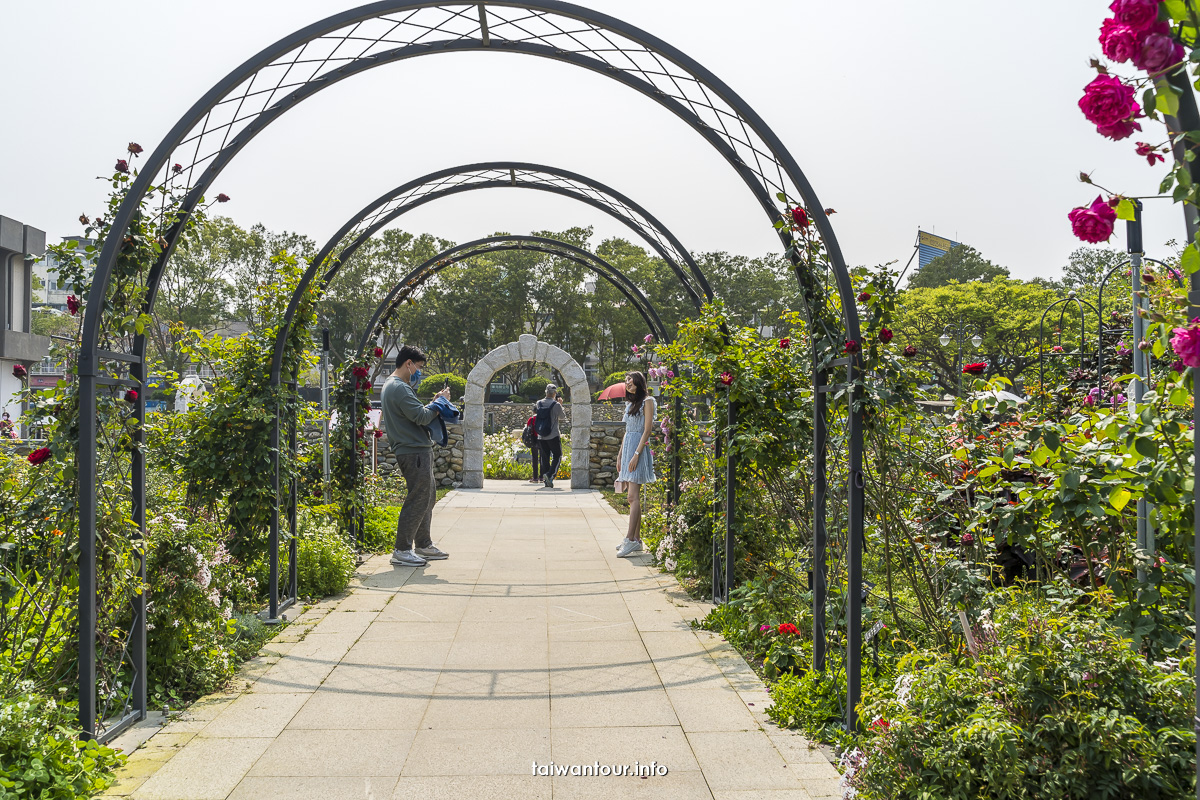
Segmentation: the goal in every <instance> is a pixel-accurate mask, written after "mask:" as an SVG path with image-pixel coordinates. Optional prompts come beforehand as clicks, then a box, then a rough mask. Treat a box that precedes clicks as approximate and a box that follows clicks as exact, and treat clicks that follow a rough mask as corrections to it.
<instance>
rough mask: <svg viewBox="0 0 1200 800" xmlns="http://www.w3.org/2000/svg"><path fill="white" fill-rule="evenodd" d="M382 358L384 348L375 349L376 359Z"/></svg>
mask: <svg viewBox="0 0 1200 800" xmlns="http://www.w3.org/2000/svg"><path fill="white" fill-rule="evenodd" d="M382 356H383V348H382V347H376V348H375V357H376V358H380V357H382Z"/></svg>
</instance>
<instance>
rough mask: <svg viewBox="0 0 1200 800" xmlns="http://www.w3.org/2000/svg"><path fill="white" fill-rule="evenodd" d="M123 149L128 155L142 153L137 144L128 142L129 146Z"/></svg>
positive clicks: (140, 147)
mask: <svg viewBox="0 0 1200 800" xmlns="http://www.w3.org/2000/svg"><path fill="white" fill-rule="evenodd" d="M125 149H126V150H128V151H129V152H130V153H132V154H133V155H135V156H136V155H137V154H138V153H140V152H142V146H141V145H140V144H138V143H137V142H130V143H129V146H128V147H126V148H125Z"/></svg>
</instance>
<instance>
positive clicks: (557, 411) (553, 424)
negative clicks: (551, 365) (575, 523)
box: [533, 383, 563, 489]
mask: <svg viewBox="0 0 1200 800" xmlns="http://www.w3.org/2000/svg"><path fill="white" fill-rule="evenodd" d="M562 413H563V410H562V398H561V397H559V396H558V387H557V386H555V385H554V384H553V383H549V384H546V396H545V397H543V398H542V399H541V400H538V401H537V403H535V404H534V406H533V418H534V432H535V433H537V437H538V448H539V449H540V450H541V451H542V452H541V455H542V482H543V483H544V484H545V485H546V488H547V489H553V488H554V478H555V476H556V475H558V465H559V464H560V463H561V462H562V433H561V432H560V431H559V427H558V423H559V420H561V419H562Z"/></svg>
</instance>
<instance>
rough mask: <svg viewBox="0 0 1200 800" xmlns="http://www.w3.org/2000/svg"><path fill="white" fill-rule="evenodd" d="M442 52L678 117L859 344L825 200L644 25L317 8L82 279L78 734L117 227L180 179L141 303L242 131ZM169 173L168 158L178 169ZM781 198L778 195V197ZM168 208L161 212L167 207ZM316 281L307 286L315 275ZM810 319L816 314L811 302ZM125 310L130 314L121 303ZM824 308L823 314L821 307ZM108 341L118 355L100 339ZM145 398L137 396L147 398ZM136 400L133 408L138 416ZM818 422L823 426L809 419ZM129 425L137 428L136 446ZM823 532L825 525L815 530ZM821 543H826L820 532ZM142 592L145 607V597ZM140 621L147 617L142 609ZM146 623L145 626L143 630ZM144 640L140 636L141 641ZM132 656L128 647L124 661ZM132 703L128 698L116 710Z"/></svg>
mask: <svg viewBox="0 0 1200 800" xmlns="http://www.w3.org/2000/svg"><path fill="white" fill-rule="evenodd" d="M439 52H511V53H521V54H526V55H535V56H540V57H544V58H549V59H552V60H556V61H560V62H564V63H570V64H574V65H576V66H581V67H583V68H585V69H589V70H592V71H595V72H597V73H599V74H602V75H606V76H608V77H610V78H612V79H613V80H616V81H618V82H620V83H623V84H625V85H626V86H629V87H631V88H633V89H635V90H637V91H639V92H641V93H642V94H644V95H645V96H647V97H649V98H651V99H653V100H655V101H656V102H658V103H659V104H660V105H662V106H663V107H665V108H666V109H668V110H669V111H671V112H672V113H674V114H675V115H676V116H678V117H679V118H680V119H682V120H683V121H684V122H686V123H687V124H688V125H689V126H691V127H692V129H693V130H695V131H696V132H697V133H699V134H700V135H701V136H702V137H704V139H705V140H706V141H708V143H709V144H710V145H711V146H712V147H713V148H714V149H716V150H717V151H718V152H719V153H721V155H722V156H723V157H724V158H725V159H726V161H727V162H728V163H729V164H730V166H732V167H733V168H734V170H735V171H736V172H737V173H738V174H739V175H740V176H741V177H742V179H743V181H744V182H745V183H746V184H747V186H748V187H749V189H750V191H751V193H752V195H753V196H754V197H755V199H756V200H757V201H758V203H759V204H760V205H761V206H762V208H763V210H764V211H765V212H766V214H767V216H768V218H769V219H770V220H771V222H772V223H777V222H780V221H781V220H783V215H782V213H781V206H780V205H779V203H782V204H783V206H782V207H783V208H786V207H788V206H792V205H803V206H805V207H807V208H808V209H809V210H810V212H814V211H815V212H816V213H810V217H811V219H812V224H813V226H814V227H815V229H816V231H817V233H818V234H819V235H820V238H821V239H822V242H823V245H824V248H825V253H826V260H827V262H828V267H827V269H828V272H827V277H829V278H831V279H832V281H833V284H834V286H835V287H836V290H837V293H838V295H839V296H840V298H841V301H842V302H841V303H840V304H838V311H837V312H836V313H837V315H838V317H839V318H838V319H834V320H833V322H834V324H836V325H838V326H839V327H840V331H830V330H829V328H828V321H829V320H830V317H829V316H828V313H833V312H832V311H829V307H828V306H826V305H825V295H826V291H825V287H824V285H823V284H822V282H821V280H820V279H819V277H818V276H816V275H814V274H813V272H812V271H811V265H810V264H809V263H807V261H806V256H805V255H803V254H802V253H801V252H800V248H799V247H796V246H795V244H796V242H794V240H793V234H792V233H791V231H790V229H789V228H788V227H787V226H786V225H784V226H783V227H781V228H780V237H781V240H782V242H783V244H784V246H785V247H786V248H788V251H789V255H790V256H791V258H792V261H793V264H794V265H795V268H796V276H797V280H798V282H799V284H800V287H801V289H802V291H803V294H804V297H805V301H806V303H807V304H808V306H809V310H810V319H811V321H812V322H813V324H814V325H815V326H821V327H822V328H823V329H824V332H825V333H826V334H827V335H835V336H836V335H842V334H844V335H845V337H846V338H847V339H850V340H855V341H858V340H860V339H861V334H860V327H859V319H858V313H857V309H856V307H855V303H854V302H853V287H852V284H851V280H850V274H849V271H848V270H847V268H846V264H845V260H844V258H843V256H842V253H841V249H840V246H839V244H838V241H837V237H836V236H835V234H834V231H833V227H832V225H831V224H830V222H829V220H828V219H827V218H826V216H825V215H824V214H822V213H820V210H821V209H822V205H821V203H820V201H819V199H818V197H817V195H816V193H815V191H814V190H813V188H812V186H811V185H810V184H809V182H808V179H807V178H806V177H805V175H804V173H803V172H802V171H801V170H800V167H799V165H798V164H797V163H796V161H795V159H794V158H793V157H792V155H791V154H790V153H789V152H788V151H787V149H786V148H785V147H784V146H783V144H782V142H781V141H780V140H779V138H778V137H777V136H776V135H775V133H774V132H773V131H772V130H771V129H770V128H769V127H768V126H767V125H766V123H765V122H764V121H763V120H762V119H761V118H760V117H759V116H758V114H757V113H756V112H754V110H753V109H751V108H750V107H749V105H747V104H746V103H745V101H743V100H742V99H741V97H739V96H738V95H737V94H736V93H735V92H734V91H733V90H732V89H730V88H729V87H728V86H727V85H725V84H724V83H723V82H722V81H720V80H719V79H718V78H717V77H716V76H714V75H713V74H712V73H710V72H709V71H708V70H706V69H705V68H704V67H702V66H701V65H700V64H699V63H697V62H696V61H694V60H693V59H691V58H690V57H688V56H687V55H685V54H684V53H682V52H681V51H679V50H677V49H676V48H674V47H672V46H671V45H669V44H667V43H666V42H664V41H662V40H661V39H658V38H657V37H655V36H652V35H651V34H649V33H646V32H645V31H642V30H640V29H638V28H636V27H633V26H631V25H628V24H626V23H624V22H622V21H620V20H618V19H615V18H613V17H610V16H608V15H605V14H600V13H597V12H594V11H591V10H589V9H585V8H582V7H579V6H575V5H571V4H569V3H564V2H559V0H485V1H484V2H476V3H465V2H448V1H442V2H439V1H438V0H423V1H418V2H402V1H401V0H381V1H380V2H375V3H371V4H368V5H364V6H361V7H359V8H355V9H351V10H348V11H345V12H342V13H340V14H336V15H333V16H331V17H328V18H326V19H324V20H322V21H320V22H317V23H314V24H312V25H310V26H308V27H306V28H303V29H301V30H299V31H297V32H295V33H293V34H291V35H290V36H287V37H285V38H283V39H281V40H280V41H278V42H276V43H275V44H273V45H271V46H269V47H267V48H265V49H264V50H263V51H261V52H260V53H258V54H257V55H256V56H254V57H252V58H251V59H249V60H248V61H246V62H245V63H243V64H242V65H241V66H239V67H238V68H236V69H235V70H233V71H232V72H231V73H229V75H227V76H226V77H225V78H224V79H222V80H221V81H220V82H218V83H217V84H216V85H215V86H214V87H213V88H212V89H211V90H209V92H208V93H206V94H205V95H204V96H203V97H202V98H201V99H200V100H199V101H198V102H197V103H196V104H195V105H193V106H192V108H191V109H189V110H188V112H187V113H186V114H184V116H183V117H182V118H181V119H180V120H179V121H178V122H177V123H176V124H175V126H174V127H173V128H172V129H171V131H170V132H169V133H168V134H167V136H166V137H165V138H164V140H163V141H162V142H161V143H160V144H159V145H158V146H157V147H156V148H155V149H154V151H153V153H152V154H151V155H150V156H149V158H147V159H146V161H145V162H144V164H145V166H144V168H143V169H142V170H141V171H140V173H139V174H138V175H137V176H136V177H135V178H134V180H133V181H132V182H131V183H130V185H129V188H128V190H127V192H126V195H125V197H124V199H123V201H122V203H121V205H120V207H119V208H118V209H117V211H116V213H115V214H114V215H113V218H112V224H111V232H112V233H111V235H109V236H108V237H107V238H106V240H105V243H104V246H103V248H102V250H101V253H100V255H99V258H98V259H97V263H96V268H95V271H94V276H93V283H92V288H91V290H90V292H89V302H88V304H87V309H86V312H85V315H84V321H83V340H82V344H81V348H80V354H79V366H78V374H79V379H80V410H79V413H80V420H81V432H80V433H81V435H80V448H79V481H80V484H81V487H83V488H82V490H81V492H80V500H79V511H80V538H81V554H80V563H81V570H80V644H81V652H80V705H79V709H80V722H81V726H82V727H83V730H84V736H85V737H93V736H95V734H96V722H97V720H96V702H95V699H96V698H95V685H94V684H95V639H94V632H95V628H96V608H95V592H96V580H95V531H96V510H97V502H96V454H97V422H96V409H97V394H96V392H97V387H98V386H104V385H112V382H113V381H116V380H122V379H124V377H123V376H124V375H125V374H126V372H127V373H128V375H129V376H130V377H131V378H132V380H133V382H134V383H137V384H144V381H145V378H146V376H145V370H144V355H145V348H146V340H145V336H144V335H138V336H137V337H135V338H134V340H133V343H132V348H131V349H132V352H119V351H118V350H119V349H120V347H122V346H123V345H121V344H120V343H119V342H117V341H116V340H118V339H119V338H120V337H118V336H117V335H116V333H115V332H114V331H111V330H109V329H108V328H107V325H108V322H109V320H108V316H107V315H106V314H105V298H106V297H107V296H108V292H109V284H110V280H111V278H112V274H113V271H114V269H115V266H116V264H117V261H118V257H119V255H120V249H121V246H122V239H123V233H124V232H125V231H126V230H127V229H128V228H129V226H130V224H131V222H132V221H133V220H134V218H135V215H137V214H139V213H141V204H142V202H143V200H144V199H145V198H146V196H147V194H148V192H149V191H150V189H151V187H152V186H158V187H166V188H168V189H174V188H182V189H185V190H186V192H185V193H184V195H183V199H182V201H180V202H179V203H178V205H177V206H172V207H169V208H168V207H163V208H162V209H160V211H159V213H160V215H162V217H164V218H165V219H166V221H167V222H170V223H171V227H170V228H169V229H168V230H167V233H166V234H165V237H164V238H165V245H166V246H165V247H164V248H163V252H162V254H161V256H160V258H159V259H158V261H157V262H156V263H155V264H154V265H153V267H152V268H151V269H150V270H149V272H148V275H147V279H146V280H147V283H146V295H145V298H146V299H145V302H144V305H143V308H142V311H148V310H149V309H150V308H151V307H152V306H153V304H154V301H155V298H156V295H157V290H158V287H159V283H160V281H161V278H162V275H163V272H164V270H165V268H166V265H167V262H168V260H169V258H170V256H171V253H172V252H173V249H174V247H175V244H176V243H177V241H178V237H179V235H180V233H181V232H182V230H183V226H184V224H185V220H186V218H187V217H188V216H189V215H191V214H192V212H193V211H194V210H195V208H196V207H197V205H198V204H199V202H200V201H201V199H202V198H203V195H204V194H205V193H206V192H207V190H208V188H209V186H210V185H211V184H212V182H213V181H214V180H215V179H216V177H217V176H218V175H219V174H220V173H221V171H222V170H223V169H224V167H225V166H226V165H227V164H228V163H229V162H230V161H231V160H232V159H233V157H234V156H236V154H237V153H238V152H240V151H241V149H242V148H243V147H245V145H246V144H247V143H249V142H250V141H251V140H252V139H253V138H254V136H256V135H257V134H258V133H259V132H261V131H262V130H263V129H265V128H266V127H267V126H268V125H269V124H270V123H271V122H273V121H275V120H276V119H278V118H279V116H281V115H282V114H283V113H285V112H286V111H287V110H288V109H290V108H291V107H293V106H295V105H296V104H298V103H300V102H302V101H303V100H304V99H306V98H308V97H310V96H312V95H313V94H315V93H316V92H318V91H320V90H321V89H323V88H325V87H327V86H331V85H333V84H334V83H337V82H338V81H340V80H342V79H344V78H347V77H350V76H351V75H354V74H357V73H360V72H363V71H365V70H367V69H370V68H373V67H375V66H379V65H382V64H386V63H392V62H396V61H400V60H403V59H406V58H412V57H415V56H419V55H427V54H432V53H439ZM175 167H178V169H176V168H175ZM777 198H778V202H777ZM167 215H170V216H169V217H168V216H167ZM311 279H312V275H307V276H306V280H308V281H311ZM814 306H815V307H818V309H819V310H818V313H817V314H813V313H812V310H813V308H814ZM120 312H121V313H128V310H127V309H120ZM827 312H828V313H827ZM110 347H113V348H117V349H108V348H110ZM832 366H834V367H835V368H841V367H845V369H846V373H845V380H846V385H847V386H848V387H849V392H848V398H847V406H848V409H849V411H848V414H847V418H848V429H847V436H848V442H849V447H848V448H847V449H848V459H847V473H848V474H847V475H846V481H845V484H844V485H845V486H846V492H847V501H848V511H849V513H848V520H849V521H848V531H847V534H848V540H849V544H850V548H849V556H848V561H847V564H848V571H849V585H850V587H851V588H850V590H849V591H848V592H847V598H848V604H849V614H848V618H849V619H848V631H847V633H848V641H849V644H848V647H847V683H848V695H849V697H848V700H849V703H848V706H849V710H848V718H847V722H848V724H849V725H851V726H856V725H857V713H856V706H857V702H858V696H859V680H860V671H861V668H860V656H861V653H860V652H859V651H860V646H859V642H860V641H861V617H860V603H861V600H860V593H859V592H858V591H856V590H855V588H856V587H857V585H858V583H859V582H860V581H861V542H862V535H863V525H862V516H863V487H864V484H865V481H864V476H863V473H862V450H863V447H862V412H861V410H860V409H859V408H857V406H858V403H857V399H858V392H857V390H856V388H855V386H856V385H857V381H858V380H859V378H860V369H861V355H859V354H858V353H851V354H850V355H849V356H848V357H846V358H844V359H839V360H838V361H836V362H834V363H833V365H832ZM827 377H828V375H827V373H826V372H824V371H822V370H820V369H818V368H817V366H816V365H814V382H815V383H816V384H817V388H818V390H825V389H826V387H825V385H824V384H825V383H826V379H827ZM144 394H145V393H144V392H140V393H139V396H140V397H144ZM142 408H143V406H142V401H138V403H137V409H136V411H137V414H138V418H139V419H140V418H141V416H140V415H141V414H142ZM821 429H822V430H823V428H821ZM140 437H141V433H140V432H137V433H136V434H135V439H136V440H137V441H136V442H135V444H140V441H141V439H140ZM815 449H816V453H817V456H818V462H817V465H816V467H815V481H816V483H817V484H818V486H817V490H818V491H817V496H820V497H823V496H824V492H825V487H824V453H825V449H826V442H825V441H824V438H823V437H820V436H819V437H818V439H817V442H816V444H815ZM132 481H133V482H134V484H135V486H134V491H133V498H132V505H133V519H134V521H135V524H136V525H137V526H138V527H139V528H140V529H141V530H142V531H143V532H144V528H145V524H144V509H143V508H142V493H141V492H140V491H139V490H138V489H137V486H136V484H138V483H139V482H143V481H144V474H143V469H142V467H141V465H140V464H139V462H138V457H137V454H136V453H135V456H134V467H133V477H132ZM821 508H823V504H821V503H818V511H817V512H816V514H817V516H818V519H816V520H815V521H814V522H815V525H816V529H818V530H823V525H824V523H823V518H822V515H823V511H821V510H820V509H821ZM822 536H823V534H822ZM820 540H822V541H823V538H822V539H820ZM141 602H143V603H144V595H142V600H141ZM140 619H141V622H140V623H139V624H140V625H142V626H143V628H144V615H142V616H141V617H140ZM143 633H144V631H143ZM143 638H144V637H143ZM135 658H136V655H135ZM144 689H145V687H144V682H143V685H142V686H141V688H140V690H139V689H135V690H134V694H137V693H139V692H140V693H141V697H140V698H133V700H132V701H131V702H132V705H133V706H134V707H135V708H134V711H133V712H132V714H127V715H126V716H125V718H124V719H122V720H121V721H120V722H119V723H118V724H116V725H114V726H112V727H110V728H109V729H108V730H106V731H105V737H109V736H111V735H114V734H115V733H116V732H117V731H119V730H120V729H121V728H122V727H123V726H125V725H128V724H131V723H132V721H134V720H135V719H138V718H142V717H144V716H145V707H146V706H145V694H144ZM127 706H128V704H127Z"/></svg>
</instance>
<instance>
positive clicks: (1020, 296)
mask: <svg viewBox="0 0 1200 800" xmlns="http://www.w3.org/2000/svg"><path fill="white" fill-rule="evenodd" d="M1058 299H1059V295H1058V294H1057V293H1055V292H1054V291H1052V290H1049V289H1046V288H1045V287H1043V286H1039V285H1037V284H1035V283H1025V282H1022V281H1018V280H1012V279H1009V278H1003V277H997V278H995V279H993V280H990V281H971V282H970V283H950V284H947V285H945V286H938V287H935V288H918V289H908V290H906V291H904V292H901V293H900V295H899V296H898V299H897V303H896V322H895V324H896V330H895V334H896V344H897V345H898V346H900V347H903V346H905V345H913V346H915V347H916V348H917V354H918V355H917V358H918V359H920V361H921V362H922V363H924V365H925V366H927V367H928V368H929V369H930V371H931V373H932V375H933V379H934V381H935V382H936V383H937V384H938V385H940V386H941V387H942V388H943V389H944V390H945V391H947V392H954V391H956V390H957V388H958V381H959V377H960V375H961V367H962V365H961V364H959V363H958V361H957V359H958V343H957V341H953V342H951V343H950V345H949V346H948V347H942V346H941V343H940V342H939V341H938V338H939V337H940V336H941V335H942V332H943V331H944V330H945V329H946V327H947V326H948V325H953V326H960V325H961V326H964V327H966V328H968V329H971V330H973V331H974V332H976V333H978V334H979V335H980V336H981V337H982V338H983V344H982V346H981V347H980V348H979V349H978V350H976V349H975V348H974V347H972V346H971V344H970V342H969V341H964V343H963V356H962V358H963V361H964V362H967V363H970V362H975V361H986V362H987V364H988V367H987V371H986V373H985V376H992V375H1003V376H1004V377H1005V378H1008V379H1009V380H1010V381H1013V382H1014V383H1015V382H1017V380H1018V379H1028V378H1034V377H1036V376H1037V371H1036V370H1037V363H1038V329H1039V325H1040V323H1041V319H1042V314H1043V312H1045V310H1046V308H1047V307H1048V306H1049V305H1050V304H1051V303H1053V302H1054V301H1056V300H1058ZM1048 325H1049V323H1048ZM1051 330H1052V329H1048V330H1047V335H1049V334H1050V333H1051ZM1064 334H1065V335H1068V336H1069V326H1068V327H1067V328H1064ZM967 338H968V339H969V338H970V334H969V333H968V336H967Z"/></svg>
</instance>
